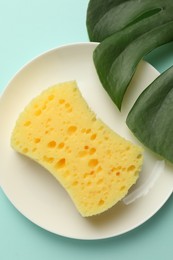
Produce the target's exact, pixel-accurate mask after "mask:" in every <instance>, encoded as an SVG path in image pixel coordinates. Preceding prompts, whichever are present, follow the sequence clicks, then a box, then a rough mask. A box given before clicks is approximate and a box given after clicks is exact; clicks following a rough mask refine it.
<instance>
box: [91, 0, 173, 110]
mask: <svg viewBox="0 0 173 260" xmlns="http://www.w3.org/2000/svg"><path fill="white" fill-rule="evenodd" d="M87 29H88V35H89V38H90V40H91V41H97V42H101V43H100V44H99V45H98V47H97V48H96V50H95V51H94V54H93V59H94V63H95V67H96V70H97V73H98V76H99V78H100V81H101V82H102V85H103V87H104V88H105V90H106V91H107V92H108V94H109V96H110V97H111V99H112V100H113V102H114V103H115V104H116V106H117V107H118V108H119V109H121V105H122V101H123V97H124V94H125V92H126V89H127V87H128V85H129V83H130V81H131V79H132V77H133V75H134V73H135V71H136V67H137V65H138V63H139V61H140V60H141V59H142V58H143V57H144V56H145V55H146V54H147V53H149V52H150V51H152V50H153V49H155V48H156V47H158V46H161V45H163V44H165V43H168V42H170V41H173V1H172V0H165V1H163V0H152V1H151V0H140V1H139V0H109V1H104V0H91V1H90V2H89V5H88V10H87Z"/></svg>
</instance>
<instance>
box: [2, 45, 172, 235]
mask: <svg viewBox="0 0 173 260" xmlns="http://www.w3.org/2000/svg"><path fill="white" fill-rule="evenodd" d="M96 45H97V44H96V43H79V44H73V45H67V46H62V47H60V48H57V49H53V50H51V51H49V52H46V53H44V54H43V55H41V56H39V57H37V58H36V59H34V60H33V61H31V62H30V63H29V64H27V65H26V66H25V67H24V68H23V69H22V70H20V71H19V72H18V73H17V74H16V75H15V77H14V78H13V79H12V80H11V81H10V83H9V84H8V86H7V88H6V89H5V91H4V93H3V95H2V97H1V99H0V125H1V129H0V158H1V164H0V184H1V187H2V189H3V191H4V192H5V194H6V196H7V197H8V198H9V200H10V201H11V202H12V203H13V205H14V206H15V207H16V209H18V210H19V211H20V212H21V213H22V214H23V215H24V216H25V217H27V218H28V219H29V220H31V221H32V222H33V223H35V224H37V225H39V226H40V227H42V228H44V229H46V230H48V231H51V232H53V233H55V234H58V235H62V236H65V237H71V238H77V239H102V238H108V237H113V236H117V235H120V234H123V233H125V232H127V231H130V230H132V229H134V228H135V227H137V226H139V225H141V224H142V223H144V222H145V221H147V220H148V219H149V218H150V217H151V216H153V214H155V213H156V212H157V211H158V210H159V209H160V208H161V206H162V205H163V204H164V203H165V202H166V200H167V199H168V198H169V196H170V195H171V193H172V191H173V173H172V171H173V168H172V167H171V166H169V165H166V166H165V169H164V172H163V173H162V174H161V175H160V176H159V178H158V179H157V181H156V182H155V184H154V186H153V187H152V189H150V191H149V192H148V193H147V195H145V196H143V197H141V198H139V199H138V200H136V201H135V202H133V203H131V204H129V205H125V204H124V203H123V201H122V202H120V203H118V204H117V205H115V206H114V207H113V208H112V209H110V210H109V211H107V212H105V213H103V214H101V215H99V216H95V217H91V218H82V217H81V216H80V215H79V213H78V212H77V211H76V209H75V207H74V205H73V203H72V202H71V200H70V198H69V197H68V195H67V193H66V192H65V190H64V189H63V188H62V187H61V186H60V185H59V183H58V182H57V181H56V180H55V179H54V178H53V177H52V176H51V175H50V174H49V173H48V172H47V171H46V170H44V169H43V168H42V167H40V166H39V165H37V164H36V163H35V162H33V161H31V160H30V159H28V158H25V157H23V156H21V155H19V154H17V153H16V152H15V151H13V150H12V149H11V147H10V135H11V131H12V129H13V127H14V124H15V121H16V119H17V117H18V115H19V113H20V111H22V110H23V108H24V107H25V105H26V104H27V103H28V102H29V101H30V100H31V99H32V98H33V97H35V96H36V95H37V94H39V93H40V92H41V91H42V90H43V89H45V88H47V87H48V86H51V85H53V84H56V83H59V82H64V81H70V80H76V81H77V83H78V86H79V88H80V91H81V93H82V95H83V97H84V98H85V99H86V101H87V102H88V104H89V106H90V107H91V109H92V110H93V111H94V112H95V113H96V114H97V116H98V117H100V118H101V119H102V120H103V121H104V122H105V123H106V124H107V125H109V126H110V127H111V128H112V129H113V130H115V131H116V132H118V133H119V134H120V135H121V136H124V137H125V138H127V139H129V140H131V141H132V142H134V143H138V141H137V140H136V138H135V137H134V136H133V135H132V134H131V133H130V131H129V130H128V128H127V127H126V124H125V118H126V115H127V113H128V111H129V109H130V107H131V106H132V104H133V103H134V101H135V99H136V97H137V96H138V95H139V93H140V92H141V91H142V90H143V89H144V88H145V87H146V86H147V85H148V84H149V83H150V82H152V81H153V80H154V79H155V78H156V77H157V76H158V75H159V73H158V72H157V71H156V70H155V69H154V68H153V67H152V66H151V65H149V64H148V63H146V62H144V61H142V62H141V63H140V64H139V66H138V69H137V72H136V74H135V76H134V78H133V81H132V83H131V85H130V87H129V89H128V91H127V93H126V96H125V99H124V102H123V109H122V112H121V113H120V112H119V111H118V110H117V108H116V107H115V105H114V104H113V102H112V101H111V99H110V98H109V96H108V95H107V93H106V92H105V91H104V89H103V87H102V86H101V84H100V82H99V79H98V77H97V74H96V71H95V68H94V65H93V60H92V53H93V50H94V48H95V47H96ZM144 156H145V161H144V167H143V171H142V173H141V177H140V178H139V181H138V183H137V184H136V187H137V186H140V185H141V182H144V181H145V179H147V178H148V176H149V175H150V173H151V172H152V169H153V167H154V165H155V163H156V162H157V161H158V158H157V157H156V155H154V154H152V153H151V152H150V151H148V150H147V149H145V154H144Z"/></svg>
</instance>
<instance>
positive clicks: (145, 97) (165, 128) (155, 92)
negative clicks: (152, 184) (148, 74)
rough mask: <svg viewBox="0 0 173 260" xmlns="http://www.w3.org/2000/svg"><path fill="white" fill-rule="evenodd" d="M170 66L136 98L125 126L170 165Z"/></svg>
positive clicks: (172, 81) (172, 74)
mask: <svg viewBox="0 0 173 260" xmlns="http://www.w3.org/2000/svg"><path fill="white" fill-rule="evenodd" d="M172 122H173V66H172V67H171V68H169V69H168V70H167V71H165V72H164V73H163V74H161V75H160V76H159V77H158V78H157V79H156V80H155V81H154V82H153V83H152V84H151V85H150V86H149V87H147V88H146V89H145V90H144V91H143V93H142V94H141V95H140V96H139V98H138V99H137V101H136V102H135V104H134V106H133V107H132V109H131V111H130V113H129V114H128V117H127V120H126V123H127V126H128V127H129V129H130V130H131V131H132V132H133V134H134V135H135V136H136V137H137V138H138V139H139V140H140V141H141V142H142V143H143V144H144V145H145V146H146V147H148V148H150V149H151V150H152V151H154V152H156V153H157V154H159V155H161V156H163V157H164V158H165V159H167V160H169V161H170V162H172V163H173V123H172Z"/></svg>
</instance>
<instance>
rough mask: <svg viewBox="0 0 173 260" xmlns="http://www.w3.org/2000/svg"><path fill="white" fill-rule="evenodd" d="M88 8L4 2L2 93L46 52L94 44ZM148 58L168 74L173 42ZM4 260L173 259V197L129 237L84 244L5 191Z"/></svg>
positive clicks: (1, 200)
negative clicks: (42, 224) (47, 225)
mask: <svg viewBox="0 0 173 260" xmlns="http://www.w3.org/2000/svg"><path fill="white" fill-rule="evenodd" d="M87 5H88V0H42V1H41V0H29V1H28V0H11V1H8V0H0V36H1V37H0V91H2V90H3V89H4V88H5V86H6V85H7V83H8V81H9V80H10V79H11V77H12V76H13V75H14V74H15V73H16V72H17V71H18V70H19V69H20V68H21V67H22V66H23V65H24V64H25V63H27V62H28V61H30V60H31V59H33V58H34V57H35V56H37V55H39V54H41V53H42V52H45V51H47V50H49V49H51V48H54V47H57V46H60V45H62V44H67V43H74V42H83V41H88V36H87V31H86V26H85V18H86V9H87ZM147 60H148V61H149V62H150V63H151V64H153V65H154V66H155V67H156V68H157V69H158V70H159V71H163V70H165V69H166V68H168V67H169V66H171V65H173V44H172V43H171V44H168V45H167V46H164V47H162V48H159V49H158V50H156V51H154V52H152V53H151V54H150V55H149V56H148V57H147ZM4 116H5V111H4ZM1 127H3V126H1ZM148 203H150V202H148ZM0 259H1V260H11V259H13V260H32V259H37V260H38V259H40V260H45V259H51V260H54V259H76V260H78V259H84V260H85V259H100V260H102V259H120V260H125V259H129V260H137V259H140V260H146V259H152V260H155V259H157V260H163V259H166V260H172V259H173V196H171V198H170V199H169V200H168V201H167V203H166V204H165V205H164V206H163V207H162V209H161V210H160V211H159V212H158V213H157V214H156V215H154V216H153V217H152V218H151V219H150V220H149V221H147V222H146V223H145V224H143V225H142V226H140V227H138V228H137V229H135V230H133V231H131V232H129V233H127V234H124V235H122V236H119V237H115V238H111V239H107V240H100V241H78V240H73V239H68V238H63V237H60V236H57V235H54V234H51V233H49V232H47V231H45V230H43V229H41V228H39V227H37V226H36V225H34V224H33V223H31V222H30V221H29V220H27V219H26V218H25V217H23V216H22V215H21V214H20V213H19V212H18V211H17V210H16V209H15V208H14V207H13V206H12V205H11V203H10V202H9V201H8V199H7V198H6V196H5V195H4V193H3V191H2V190H1V189H0Z"/></svg>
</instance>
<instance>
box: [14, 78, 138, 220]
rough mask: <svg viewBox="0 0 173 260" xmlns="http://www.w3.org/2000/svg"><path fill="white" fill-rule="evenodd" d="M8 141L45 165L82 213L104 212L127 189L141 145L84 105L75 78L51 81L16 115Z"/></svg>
mask: <svg viewBox="0 0 173 260" xmlns="http://www.w3.org/2000/svg"><path fill="white" fill-rule="evenodd" d="M11 145H12V147H13V148H14V149H15V150H16V151H18V152H20V153H21V154H24V155H26V156H28V157H30V158H31V159H33V160H35V161H36V162H38V163H39V164H41V165H42V166H44V167H45V168H46V169H47V170H48V171H49V172H50V173H51V174H52V175H53V176H54V177H55V178H56V179H57V180H58V181H59V182H60V183H61V185H62V186H63V187H64V188H65V189H66V191H67V192H68V193H69V195H70V197H71V199H72V200H73V202H74V204H75V206H76V208H77V209H78V211H79V212H80V213H81V215H82V216H92V215H96V214H99V213H101V212H104V211H105V210H107V209H109V208H110V207H112V206H113V205H115V204H116V203H117V202H118V201H119V200H121V199H122V198H123V197H124V196H125V195H126V194H127V192H128V190H129V188H130V187H131V186H132V185H133V184H134V183H135V182H136V180H137V178H138V175H139V172H140V170H141V166H142V161H143V156H142V149H141V148H140V147H138V146H136V145H133V144H132V143H130V142H129V141H126V140H125V139H124V138H122V137H120V136H119V135H118V134H116V133H114V132H113V131H112V130H111V129H110V128H109V127H108V126H106V125H105V124H104V123H103V122H102V121H101V120H99V119H97V118H96V115H95V114H94V113H93V112H92V111H91V110H90V109H89V107H88V105H87V104H86V102H85V101H84V99H83V98H82V96H81V94H80V92H79V90H78V87H77V84H76V82H67V83H61V84H58V85H56V86H52V87H50V88H48V89H47V90H45V91H44V92H42V93H41V94H40V95H39V96H37V97H36V98H35V99H33V100H32V101H31V102H30V103H29V105H28V106H27V107H26V108H25V109H24V111H23V112H22V113H21V114H20V115H19V118H18V120H17V122H16V126H15V128H14V130H13V133H12V137H11Z"/></svg>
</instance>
